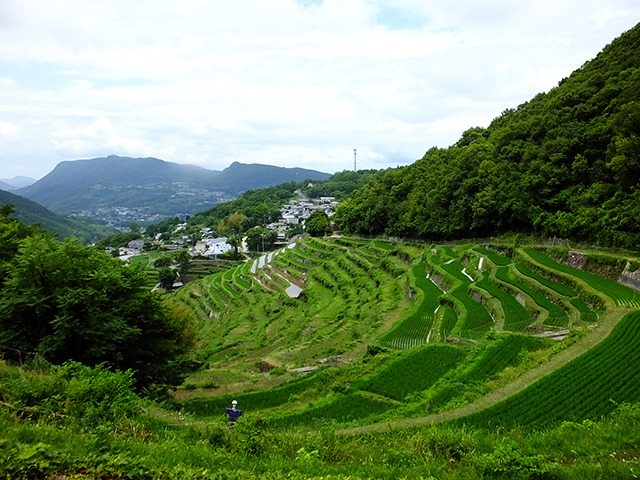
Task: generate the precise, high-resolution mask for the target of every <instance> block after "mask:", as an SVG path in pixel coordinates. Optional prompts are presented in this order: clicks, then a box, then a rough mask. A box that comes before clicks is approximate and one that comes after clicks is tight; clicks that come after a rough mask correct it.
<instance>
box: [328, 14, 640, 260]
mask: <svg viewBox="0 0 640 480" xmlns="http://www.w3.org/2000/svg"><path fill="white" fill-rule="evenodd" d="M639 91H640V26H636V27H635V28H633V29H632V30H630V31H629V32H627V33H625V34H624V35H622V36H621V37H620V38H618V39H617V40H615V41H614V42H612V43H611V44H610V45H608V46H607V47H606V48H605V49H604V50H603V51H602V53H600V54H599V55H598V56H597V57H596V58H595V59H594V60H592V61H589V62H587V63H585V64H584V65H583V66H582V67H581V68H580V69H578V70H577V71H575V72H574V73H573V74H572V75H571V76H570V77H569V78H566V79H563V80H562V81H561V82H560V83H559V85H558V86H557V87H556V88H554V89H552V90H551V91H550V92H548V93H542V94H539V95H537V96H536V97H535V98H534V99H532V100H531V101H530V102H528V103H525V104H523V105H520V106H519V107H518V108H517V109H507V110H505V111H504V112H503V113H502V115H501V116H500V117H498V118H496V119H495V120H494V121H493V122H492V123H491V124H490V125H489V127H488V128H486V129H485V128H480V127H477V128H471V129H469V130H467V131H466V132H464V133H463V135H462V137H461V138H460V140H459V141H458V143H457V144H455V145H453V146H451V147H449V148H447V149H437V148H432V149H431V150H429V151H428V152H427V153H426V154H425V156H424V157H423V158H422V159H421V160H418V161H417V162H415V163H414V164H412V165H410V166H407V167H404V168H399V169H393V170H389V171H388V172H387V173H386V174H385V175H384V176H382V177H381V178H380V179H379V180H378V181H376V182H372V183H371V184H370V185H369V186H368V187H367V188H365V189H362V190H361V191H359V192H357V194H356V195H354V196H352V198H351V199H350V200H349V201H347V202H345V203H343V205H342V206H341V208H340V209H339V210H338V212H337V216H336V220H338V221H339V222H340V224H341V226H342V227H343V229H344V230H345V231H348V232H353V233H365V234H383V233H384V234H388V235H394V236H407V237H412V238H423V239H443V238H460V237H467V238H470V237H473V236H475V237H479V236H487V235H492V234H496V233H501V232H508V231H520V232H533V233H537V234H540V235H544V236H547V235H558V236H562V237H569V238H574V239H580V240H586V241H589V242H598V243H600V244H603V245H615V246H621V247H626V248H636V247H637V245H638V242H639V241H640V221H638V218H640V189H639V188H638V187H639V186H640V102H638V92H639Z"/></svg>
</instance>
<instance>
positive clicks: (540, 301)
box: [496, 266, 569, 327]
mask: <svg viewBox="0 0 640 480" xmlns="http://www.w3.org/2000/svg"><path fill="white" fill-rule="evenodd" d="M496 278H497V279H498V280H500V281H502V282H505V283H509V284H511V285H513V286H514V287H515V288H516V289H518V290H520V291H522V292H523V293H525V294H527V295H529V297H531V299H532V300H533V301H534V302H535V303H536V304H537V305H539V306H540V307H541V308H543V309H544V310H546V311H547V312H548V315H547V318H546V319H545V321H544V323H545V325H549V326H553V327H566V326H567V325H568V324H569V315H568V314H567V312H566V311H565V310H563V309H562V308H560V307H559V306H558V305H556V304H555V303H553V302H552V301H551V300H549V299H548V298H547V297H546V296H544V295H542V294H541V293H539V292H537V291H536V290H534V289H533V288H531V287H530V286H529V285H525V284H524V283H522V282H519V281H518V280H516V279H515V275H513V276H512V275H510V274H509V267H506V266H502V267H498V268H497V269H496Z"/></svg>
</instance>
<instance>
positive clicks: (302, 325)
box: [176, 238, 410, 366]
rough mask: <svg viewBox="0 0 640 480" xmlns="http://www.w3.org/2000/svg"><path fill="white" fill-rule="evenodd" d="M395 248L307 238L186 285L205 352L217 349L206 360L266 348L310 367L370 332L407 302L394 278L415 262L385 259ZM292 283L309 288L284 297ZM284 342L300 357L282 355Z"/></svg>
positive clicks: (185, 294)
mask: <svg viewBox="0 0 640 480" xmlns="http://www.w3.org/2000/svg"><path fill="white" fill-rule="evenodd" d="M394 251H395V249H394V250H389V249H387V248H382V247H380V246H377V245H374V244H373V243H372V242H369V243H368V244H366V245H362V246H359V247H358V248H355V247H351V246H349V245H346V244H344V243H338V242H333V241H331V240H322V239H315V238H308V239H305V240H303V241H300V242H298V244H297V246H295V247H292V248H284V249H281V250H280V251H277V252H273V253H271V254H269V255H267V256H266V258H265V259H264V260H260V261H258V260H256V261H252V262H246V263H244V264H241V265H238V266H236V267H233V268H230V269H229V270H227V271H225V272H222V273H218V274H214V275H210V276H208V277H205V278H203V279H202V281H201V282H200V284H199V286H198V287H197V288H196V287H189V286H188V285H187V286H186V288H185V289H184V290H183V291H178V292H176V295H177V296H179V297H180V298H181V299H183V300H184V301H185V302H186V303H188V304H189V305H190V307H191V308H192V309H193V310H194V311H195V317H196V318H199V319H201V320H203V323H202V325H201V329H202V333H203V335H204V337H203V338H204V339H205V340H204V341H206V342H207V343H208V345H209V347H208V348H207V349H205V352H207V353H205V354H204V355H205V356H206V355H208V352H216V354H215V355H216V356H215V357H207V358H206V359H205V358H204V356H203V359H205V360H210V361H215V360H217V359H223V358H229V357H230V356H234V355H239V354H240V353H242V352H247V351H252V350H254V349H257V348H262V349H263V351H262V355H269V354H270V352H274V353H273V355H274V356H272V357H271V358H273V359H275V360H276V361H277V359H278V358H279V357H278V355H279V354H278V351H282V352H283V355H287V356H286V361H287V362H296V361H297V362H300V363H299V364H298V366H299V365H300V364H302V365H306V364H308V363H307V362H308V361H315V360H312V359H314V358H315V359H317V358H323V357H326V356H328V355H330V354H331V353H332V352H333V351H336V350H338V351H339V349H341V348H344V347H343V346H344V345H345V344H347V343H349V342H353V341H355V340H358V339H360V338H363V337H365V336H369V337H371V336H372V335H373V332H374V331H375V330H376V329H378V328H379V326H380V324H381V323H382V322H383V321H384V315H385V314H386V312H390V311H394V310H395V309H396V308H397V307H398V305H399V304H400V303H401V302H405V303H406V302H407V301H406V299H404V297H403V295H402V291H403V289H406V279H405V280H402V281H398V280H397V279H396V278H395V277H396V276H398V275H400V274H401V273H404V272H406V271H407V270H408V269H409V268H410V266H409V265H406V264H404V263H403V262H401V261H398V260H397V259H395V258H387V257H389V256H390V255H393V252H394ZM290 282H295V283H297V284H300V285H302V286H303V287H304V289H303V294H302V296H301V297H300V298H289V297H288V295H287V294H286V288H287V287H288V286H289V283H290ZM196 290H199V291H198V293H196ZM205 319H210V320H208V321H207V320H205ZM303 345H304V347H305V348H304V349H302V348H300V347H302V346H303ZM287 347H296V351H297V352H301V353H300V354H299V355H300V358H299V359H298V360H296V358H297V357H291V355H290V354H286V353H284V352H285V349H286V348H287ZM235 352H238V353H235ZM302 352H304V353H302ZM302 357H304V358H302ZM309 357H310V358H309ZM306 358H309V360H306Z"/></svg>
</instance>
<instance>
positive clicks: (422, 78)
mask: <svg viewBox="0 0 640 480" xmlns="http://www.w3.org/2000/svg"><path fill="white" fill-rule="evenodd" d="M638 21H640V2H639V1H638V0H605V1H603V0H531V1H530V0H519V1H514V0H508V1H507V0H483V1H477V0H448V1H444V0H438V1H436V0H395V1H391V0H233V1H230V0H166V1H165V0H135V1H132V0H91V1H87V0H53V1H52V0H2V1H1V2H0V178H11V177H13V176H15V175H26V176H32V177H35V178H40V177H42V176H44V175H46V174H47V173H48V172H50V171H51V170H52V169H53V168H54V167H55V165H56V164H58V163H59V162H61V161H63V160H76V159H83V158H93V157H99V156H106V155H109V154H117V155H123V156H135V157H138V156H145V157H146V156H153V157H157V158H161V159H163V160H167V161H172V162H179V163H191V164H196V165H200V166H203V167H206V168H209V169H214V170H221V169H223V168H225V167H226V166H228V165H229V164H230V163H232V162H234V161H239V162H243V163H264V164H271V165H279V166H287V167H293V166H299V167H305V168H313V169H316V170H321V171H324V172H329V173H333V172H336V171H342V170H346V169H352V168H353V149H354V148H357V152H358V157H357V159H358V168H386V167H389V166H397V165H406V164H409V163H412V162H413V161H415V160H416V159H418V158H420V157H422V155H423V154H424V152H425V151H426V150H428V149H429V148H431V147H432V146H438V147H447V146H449V145H451V144H452V143H455V142H456V141H457V140H458V138H459V137H460V135H461V133H462V132H463V131H464V130H466V129H467V128H470V127H473V126H487V125H488V124H489V122H490V121H491V120H492V119H493V118H495V117H497V116H499V115H500V113H501V112H502V111H503V110H504V109H506V108H513V107H517V106H518V105H519V104H521V103H523V102H525V101H527V100H529V99H531V98H532V97H533V96H534V95H535V94H537V93H539V92H544V91H548V90H550V89H551V88H553V87H554V86H556V85H557V84H558V81H559V80H560V79H562V78H563V77H566V76H568V75H569V74H570V73H571V72H572V71H573V70H575V69H576V68H579V67H580V66H581V65H582V64H583V63H584V62H585V61H587V60H589V59H591V58H593V57H594V56H595V55H597V53H598V52H599V51H601V50H602V48H603V47H604V46H605V45H606V44H608V43H610V42H611V41H613V40H614V39H615V38H616V37H618V36H619V35H620V34H622V33H623V32H625V31H626V30H629V29H630V28H632V27H633V26H634V25H635V24H636V23H637V22H638Z"/></svg>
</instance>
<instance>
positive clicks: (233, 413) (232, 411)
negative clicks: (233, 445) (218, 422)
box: [224, 400, 242, 425]
mask: <svg viewBox="0 0 640 480" xmlns="http://www.w3.org/2000/svg"><path fill="white" fill-rule="evenodd" d="M237 405H238V402H236V401H235V400H234V401H232V402H231V408H225V409H224V416H225V417H229V425H235V423H236V420H238V418H239V417H241V416H242V410H238V409H237V408H236V406H237Z"/></svg>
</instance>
